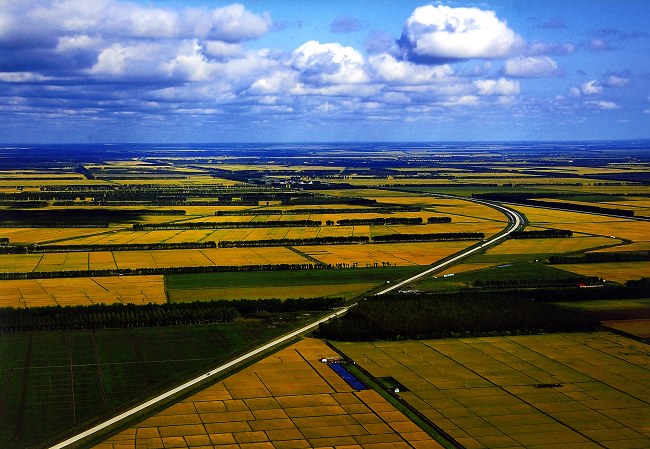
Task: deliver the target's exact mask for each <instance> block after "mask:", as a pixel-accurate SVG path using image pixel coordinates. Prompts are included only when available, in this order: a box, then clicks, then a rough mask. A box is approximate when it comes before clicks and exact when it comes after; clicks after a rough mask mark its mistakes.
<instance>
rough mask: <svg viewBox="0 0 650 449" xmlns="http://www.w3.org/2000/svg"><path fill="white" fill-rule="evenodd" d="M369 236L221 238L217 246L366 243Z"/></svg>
mask: <svg viewBox="0 0 650 449" xmlns="http://www.w3.org/2000/svg"><path fill="white" fill-rule="evenodd" d="M369 241H370V238H369V237H364V236H344V237H314V238H309V239H275V240H232V241H231V240H222V241H220V242H219V245H218V246H219V248H244V247H258V246H305V245H339V244H348V243H368V242H369Z"/></svg>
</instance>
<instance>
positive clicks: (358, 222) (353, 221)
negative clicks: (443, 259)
mask: <svg viewBox="0 0 650 449" xmlns="http://www.w3.org/2000/svg"><path fill="white" fill-rule="evenodd" d="M336 223H337V224H338V225H339V226H365V225H371V226H372V225H379V226H380V225H397V224H404V225H419V224H422V217H416V218H407V217H380V218H346V219H343V220H338V221H337V222H336Z"/></svg>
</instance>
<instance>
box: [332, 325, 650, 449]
mask: <svg viewBox="0 0 650 449" xmlns="http://www.w3.org/2000/svg"><path fill="white" fill-rule="evenodd" d="M336 347H337V349H339V350H340V351H342V352H343V353H344V354H345V355H347V356H348V357H350V358H352V359H353V360H354V361H356V362H357V363H358V364H360V365H361V367H363V368H364V369H366V370H367V371H369V372H370V373H371V374H372V375H373V376H374V377H376V378H380V379H381V378H384V377H387V376H390V377H392V378H394V379H396V380H397V381H398V382H400V383H401V384H402V385H404V386H405V387H406V388H407V389H408V391H406V392H400V393H399V396H400V397H401V398H402V399H403V400H405V401H406V402H407V403H409V404H410V405H411V406H413V407H414V408H416V409H417V410H419V411H420V412H421V413H423V414H424V415H425V416H426V417H428V418H429V419H430V420H431V421H432V422H433V423H435V424H436V425H437V426H439V427H440V428H442V429H444V430H445V431H446V432H447V433H448V434H449V435H451V436H452V437H453V438H454V439H455V440H456V441H458V442H459V443H460V444H462V445H463V446H464V447H471V448H477V449H478V448H494V447H513V448H514V447H521V448H535V447H540V448H541V447H545V448H550V447H557V448H560V447H562V448H564V447H584V448H591V447H594V448H596V447H603V446H605V447H638V448H641V447H646V446H647V444H648V442H649V441H650V433H649V432H648V425H649V424H650V423H649V421H648V416H650V406H649V405H648V388H649V387H650V385H649V384H648V379H649V378H650V376H649V374H650V373H649V372H648V370H649V369H650V364H649V363H648V360H649V358H648V356H649V355H650V354H649V350H648V347H647V345H645V344H643V343H638V342H634V341H630V340H628V339H625V338H624V337H619V336H617V335H614V334H609V333H605V332H601V333H594V334H571V335H567V334H556V335H540V336H525V337H491V338H470V339H458V340H425V341H410V342H376V343H337V344H336Z"/></svg>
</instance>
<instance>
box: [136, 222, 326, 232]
mask: <svg viewBox="0 0 650 449" xmlns="http://www.w3.org/2000/svg"><path fill="white" fill-rule="evenodd" d="M322 224H323V222H322V221H317V220H285V221H264V222H257V221H243V222H242V221H222V222H206V221H201V222H194V223H187V222H186V223H134V224H133V230H134V231H147V230H153V229H160V230H175V229H181V230H182V229H234V228H290V227H314V226H321V225H322Z"/></svg>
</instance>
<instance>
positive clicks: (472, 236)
mask: <svg viewBox="0 0 650 449" xmlns="http://www.w3.org/2000/svg"><path fill="white" fill-rule="evenodd" d="M484 237H485V234H483V233H482V232H440V233H435V234H388V235H376V236H374V237H366V236H340V237H339V236H337V237H312V238H307V239H273V240H270V239H269V240H222V241H220V242H219V243H218V244H217V246H218V247H219V248H246V247H258V246H311V245H345V244H359V243H393V242H439V241H450V240H480V239H482V238H484Z"/></svg>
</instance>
